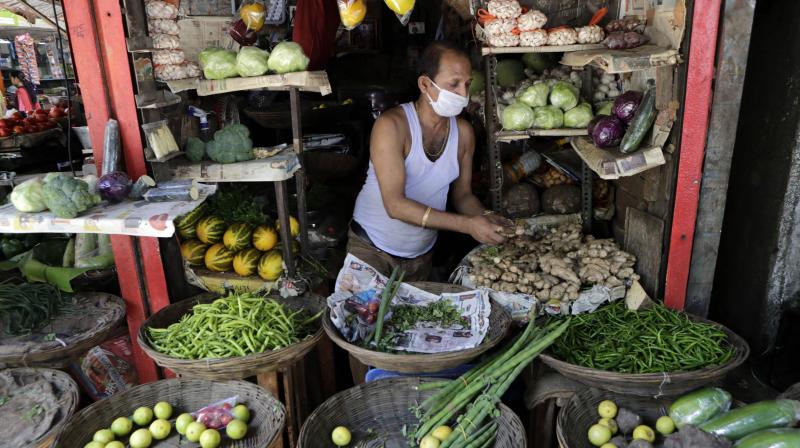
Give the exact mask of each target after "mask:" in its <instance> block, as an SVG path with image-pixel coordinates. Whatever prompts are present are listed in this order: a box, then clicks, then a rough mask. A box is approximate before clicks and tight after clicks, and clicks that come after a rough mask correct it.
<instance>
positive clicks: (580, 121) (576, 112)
mask: <svg viewBox="0 0 800 448" xmlns="http://www.w3.org/2000/svg"><path fill="white" fill-rule="evenodd" d="M592 118H594V117H593V116H592V106H591V105H590V104H589V103H581V104H578V105H577V106H575V107H573V108H572V109H570V110H568V111H566V112H564V126H566V127H568V128H585V127H586V126H588V125H589V122H590V121H592Z"/></svg>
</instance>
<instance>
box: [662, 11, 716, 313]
mask: <svg viewBox="0 0 800 448" xmlns="http://www.w3.org/2000/svg"><path fill="white" fill-rule="evenodd" d="M720 13H721V0H709V1H707V2H701V3H695V7H694V12H693V16H692V33H691V40H690V45H689V61H688V67H687V68H688V70H687V77H686V97H685V98H684V104H683V129H682V132H681V149H680V154H679V157H680V159H679V161H678V179H677V182H676V185H675V209H674V211H673V214H672V231H671V234H670V245H669V256H668V259H667V277H666V285H665V293H664V302H665V303H666V304H667V306H669V307H671V308H678V309H683V307H684V304H685V302H686V285H687V283H688V281H689V267H690V265H691V258H692V243H693V241H694V229H695V222H696V220H697V204H698V201H699V198H700V181H701V179H702V174H703V157H704V156H705V148H706V134H707V132H708V121H709V113H710V110H711V100H712V87H711V82H712V80H713V78H714V67H715V56H716V50H717V31H718V28H719V18H720Z"/></svg>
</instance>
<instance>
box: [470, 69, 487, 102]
mask: <svg viewBox="0 0 800 448" xmlns="http://www.w3.org/2000/svg"><path fill="white" fill-rule="evenodd" d="M485 89H486V76H484V75H483V72H482V71H480V70H473V71H472V83H470V85H469V94H470V96H474V95H477V94H479V93H481V92H483V91H484V90H485Z"/></svg>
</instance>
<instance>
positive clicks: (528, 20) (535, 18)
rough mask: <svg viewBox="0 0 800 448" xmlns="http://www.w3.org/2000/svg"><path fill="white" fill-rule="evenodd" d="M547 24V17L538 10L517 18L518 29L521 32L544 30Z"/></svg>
mask: <svg viewBox="0 0 800 448" xmlns="http://www.w3.org/2000/svg"><path fill="white" fill-rule="evenodd" d="M546 23H547V16H546V15H544V13H543V12H541V11H538V10H536V9H532V10H530V11H528V12H526V13H525V14H522V15H521V16H519V17H517V28H519V30H520V31H533V30H537V29H539V28H544V25H545V24H546Z"/></svg>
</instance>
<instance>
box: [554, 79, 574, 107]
mask: <svg viewBox="0 0 800 448" xmlns="http://www.w3.org/2000/svg"><path fill="white" fill-rule="evenodd" d="M550 104H552V105H553V106H556V107H559V108H561V110H570V109H572V108H573V107H575V106H577V105H578V88H577V87H575V86H573V85H572V84H570V83H568V82H565V81H558V82H557V83H555V84H553V90H552V91H550Z"/></svg>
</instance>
